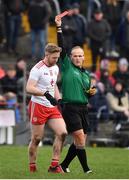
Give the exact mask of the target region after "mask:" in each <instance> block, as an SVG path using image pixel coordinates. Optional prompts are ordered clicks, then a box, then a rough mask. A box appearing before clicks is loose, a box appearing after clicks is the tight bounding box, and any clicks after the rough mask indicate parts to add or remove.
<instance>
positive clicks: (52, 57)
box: [47, 52, 60, 66]
mask: <svg viewBox="0 0 129 180" xmlns="http://www.w3.org/2000/svg"><path fill="white" fill-rule="evenodd" d="M59 57H60V52H55V53H52V54H48V55H47V63H48V65H49V66H54V65H55V64H56V63H57V61H58V59H59Z"/></svg>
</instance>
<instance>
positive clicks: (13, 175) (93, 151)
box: [0, 146, 129, 179]
mask: <svg viewBox="0 0 129 180" xmlns="http://www.w3.org/2000/svg"><path fill="white" fill-rule="evenodd" d="M67 150H68V147H64V149H63V152H62V155H61V159H63V158H64V156H65V154H66V152H67ZM27 151H28V149H27V146H25V147H22V146H0V179H128V178H129V150H128V149H122V148H98V147H96V148H87V155H88V162H89V165H90V167H91V168H92V169H93V173H92V174H89V175H88V174H84V173H83V171H82V168H81V166H80V164H79V161H78V159H77V158H75V159H74V160H73V162H72V163H71V165H70V167H69V168H70V170H71V172H70V173H65V174H51V173H48V172H47V169H48V166H49V164H50V161H51V154H52V147H51V146H43V147H39V150H38V161H37V165H38V172H36V173H30V172H29V171H28V154H27Z"/></svg>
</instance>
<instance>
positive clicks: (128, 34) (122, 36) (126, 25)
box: [117, 10, 129, 61]
mask: <svg viewBox="0 0 129 180" xmlns="http://www.w3.org/2000/svg"><path fill="white" fill-rule="evenodd" d="M117 36H118V37H117V39H118V43H119V45H120V54H121V57H126V58H127V60H128V61H129V10H128V11H127V13H126V16H125V18H123V19H122V21H121V23H120V26H119V29H118V35H117Z"/></svg>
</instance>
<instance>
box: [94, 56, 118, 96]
mask: <svg viewBox="0 0 129 180" xmlns="http://www.w3.org/2000/svg"><path fill="white" fill-rule="evenodd" d="M109 69H110V67H109V60H108V59H103V60H102V61H101V63H100V70H98V71H96V73H95V74H96V77H97V79H98V81H100V82H102V83H103V84H104V86H105V93H107V92H108V91H110V90H111V89H112V88H113V86H114V84H115V80H114V78H113V77H112V75H110V74H109Z"/></svg>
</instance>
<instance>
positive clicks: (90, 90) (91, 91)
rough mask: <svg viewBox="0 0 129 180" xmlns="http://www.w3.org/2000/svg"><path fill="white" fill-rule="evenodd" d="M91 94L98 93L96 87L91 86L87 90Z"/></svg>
mask: <svg viewBox="0 0 129 180" xmlns="http://www.w3.org/2000/svg"><path fill="white" fill-rule="evenodd" d="M86 92H87V93H88V94H89V95H90V96H93V95H95V94H96V87H94V86H93V87H91V88H90V89H89V90H88V91H86Z"/></svg>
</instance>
